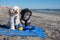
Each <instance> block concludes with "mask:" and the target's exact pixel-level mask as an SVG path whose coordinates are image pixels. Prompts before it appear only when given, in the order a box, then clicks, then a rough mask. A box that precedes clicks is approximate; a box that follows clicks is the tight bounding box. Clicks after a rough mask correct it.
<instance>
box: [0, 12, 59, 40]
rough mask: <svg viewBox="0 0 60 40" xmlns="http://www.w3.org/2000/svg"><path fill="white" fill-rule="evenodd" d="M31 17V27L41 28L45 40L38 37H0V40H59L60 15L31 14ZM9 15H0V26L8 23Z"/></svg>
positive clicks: (3, 13)
mask: <svg viewBox="0 0 60 40" xmlns="http://www.w3.org/2000/svg"><path fill="white" fill-rule="evenodd" d="M32 13H33V14H32V16H31V25H35V26H36V27H42V28H43V29H44V30H45V32H46V34H47V38H46V39H42V38H40V37H18V36H15V37H7V36H0V39H2V40H3V38H6V39H9V40H15V39H18V40H20V39H21V40H60V15H56V14H48V13H39V12H32ZM8 19H9V15H8V13H7V12H6V13H5V12H2V13H0V24H6V23H7V22H8Z"/></svg>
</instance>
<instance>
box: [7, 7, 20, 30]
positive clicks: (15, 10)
mask: <svg viewBox="0 0 60 40" xmlns="http://www.w3.org/2000/svg"><path fill="white" fill-rule="evenodd" d="M20 11H21V10H20V8H19V7H18V6H14V7H12V8H10V9H9V15H10V18H9V22H8V25H9V27H11V29H13V30H15V26H17V25H18V24H19V23H20ZM14 19H16V20H15V22H14Z"/></svg>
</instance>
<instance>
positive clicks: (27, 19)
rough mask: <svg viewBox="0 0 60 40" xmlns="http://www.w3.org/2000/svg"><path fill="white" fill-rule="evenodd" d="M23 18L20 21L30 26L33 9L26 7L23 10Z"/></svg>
mask: <svg viewBox="0 0 60 40" xmlns="http://www.w3.org/2000/svg"><path fill="white" fill-rule="evenodd" d="M20 14H21V18H20V21H21V23H22V24H23V25H25V26H28V25H30V23H31V22H30V16H31V15H32V12H31V10H29V9H28V8H25V9H23V10H22V11H21V13H20Z"/></svg>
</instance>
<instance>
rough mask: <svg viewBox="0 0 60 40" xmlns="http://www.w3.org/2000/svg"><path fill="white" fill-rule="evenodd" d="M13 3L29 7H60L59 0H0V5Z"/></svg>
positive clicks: (12, 4) (11, 4)
mask: <svg viewBox="0 0 60 40" xmlns="http://www.w3.org/2000/svg"><path fill="white" fill-rule="evenodd" d="M14 5H18V6H20V7H21V8H30V9H46V8H50V9H60V0H0V6H14Z"/></svg>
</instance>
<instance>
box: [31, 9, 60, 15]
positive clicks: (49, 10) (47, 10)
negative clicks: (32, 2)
mask: <svg viewBox="0 0 60 40" xmlns="http://www.w3.org/2000/svg"><path fill="white" fill-rule="evenodd" d="M31 11H32V12H44V13H50V14H60V9H31Z"/></svg>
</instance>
